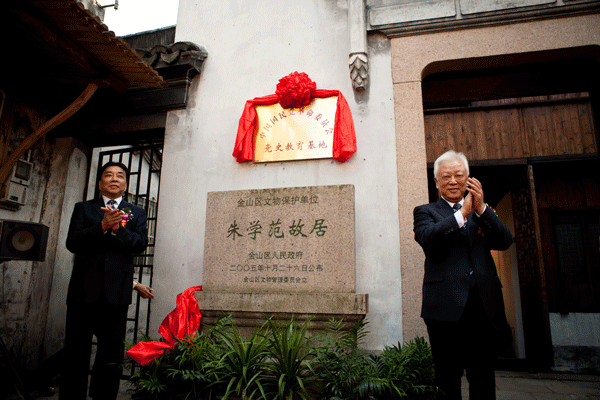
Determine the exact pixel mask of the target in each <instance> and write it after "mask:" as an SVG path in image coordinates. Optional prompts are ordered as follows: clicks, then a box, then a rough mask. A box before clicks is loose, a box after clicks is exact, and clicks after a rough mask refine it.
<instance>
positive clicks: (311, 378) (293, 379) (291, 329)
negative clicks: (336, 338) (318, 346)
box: [267, 318, 316, 400]
mask: <svg viewBox="0 0 600 400" xmlns="http://www.w3.org/2000/svg"><path fill="white" fill-rule="evenodd" d="M307 327H308V321H306V322H304V323H303V324H302V325H300V326H296V325H295V324H294V319H293V318H292V320H291V321H290V323H289V325H288V326H287V327H286V328H279V327H277V326H276V325H275V324H274V323H273V321H271V320H269V330H270V333H271V334H270V337H269V350H270V362H269V364H268V367H267V368H268V371H269V374H268V377H269V389H270V390H269V396H268V398H269V399H274V400H293V399H302V400H308V399H311V398H312V397H311V394H310V393H311V391H312V389H313V387H314V385H315V383H316V376H315V375H314V374H313V372H312V371H311V369H310V368H309V365H308V362H307V359H308V358H309V357H311V356H312V355H313V354H314V349H313V348H312V346H311V340H310V339H309V338H308V337H307V336H306V331H307Z"/></svg>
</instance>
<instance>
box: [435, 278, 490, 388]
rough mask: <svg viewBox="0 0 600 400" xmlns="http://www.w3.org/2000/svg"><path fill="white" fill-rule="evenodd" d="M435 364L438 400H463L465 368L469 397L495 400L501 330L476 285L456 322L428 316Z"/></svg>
mask: <svg viewBox="0 0 600 400" xmlns="http://www.w3.org/2000/svg"><path fill="white" fill-rule="evenodd" d="M425 324H426V325H427V333H428V334H429V341H430V343H431V350H432V353H433V362H434V365H435V383H436V385H437V386H438V388H439V390H440V392H441V393H440V394H438V396H437V399H447V400H461V399H462V395H461V390H460V389H461V378H462V375H463V373H464V371H465V370H466V372H467V380H468V381H469V400H488V399H490V400H493V399H496V377H495V375H494V363H495V360H496V348H497V346H496V343H495V341H496V340H497V338H498V332H497V331H496V329H495V328H494V326H493V325H492V323H491V322H490V320H489V319H488V317H487V315H486V313H485V310H484V308H483V304H482V302H481V298H480V296H479V293H478V292H477V287H474V288H473V289H471V291H470V292H469V297H468V299H467V305H466V306H465V311H464V313H463V315H462V317H461V318H460V320H458V321H456V322H448V321H435V320H430V319H425Z"/></svg>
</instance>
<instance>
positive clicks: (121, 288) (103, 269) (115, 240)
mask: <svg viewBox="0 0 600 400" xmlns="http://www.w3.org/2000/svg"><path fill="white" fill-rule="evenodd" d="M100 207H104V201H103V200H102V198H99V199H94V200H88V201H84V202H81V203H77V204H75V209H74V210H73V215H72V216H71V223H70V225H69V233H68V235H67V249H69V251H71V252H72V253H75V263H74V265H73V272H72V274H71V281H70V282H69V291H68V293H67V304H70V303H72V302H84V303H91V302H95V301H98V300H101V299H105V300H106V301H107V302H108V303H110V304H130V303H131V299H132V286H133V272H134V268H133V254H134V253H141V252H143V251H144V250H145V249H146V246H147V245H148V227H147V224H146V211H145V210H144V209H142V208H140V207H137V206H135V205H133V204H131V203H128V202H126V201H125V200H122V201H121V203H120V204H119V209H121V210H122V209H125V208H128V207H129V209H130V210H131V213H132V216H133V218H132V219H131V218H130V219H129V220H128V222H127V225H126V227H123V226H119V229H118V230H117V231H116V233H115V235H112V234H111V233H110V232H111V230H109V231H107V232H106V233H104V232H102V226H101V221H102V217H103V216H104V211H102V210H101V209H100Z"/></svg>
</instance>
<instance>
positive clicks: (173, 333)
mask: <svg viewBox="0 0 600 400" xmlns="http://www.w3.org/2000/svg"><path fill="white" fill-rule="evenodd" d="M200 290H202V286H192V287H190V288H187V289H186V290H185V291H183V292H182V293H179V294H178V295H177V306H176V307H175V309H174V310H173V311H171V312H170V313H169V315H167V317H166V318H165V319H164V320H163V322H162V323H161V324H160V327H159V328H158V333H160V335H161V336H162V337H163V338H164V339H165V340H166V342H157V341H150V342H139V343H136V344H135V345H133V346H132V347H131V349H129V350H127V354H129V356H130V357H131V358H133V359H134V360H135V361H137V362H138V363H140V364H141V365H147V364H150V363H151V362H152V361H153V360H154V359H155V358H157V357H160V356H161V355H163V354H164V353H165V351H169V350H171V349H173V348H174V347H175V344H176V343H177V341H176V338H177V339H185V338H186V337H187V336H190V337H192V336H194V335H195V334H196V332H197V331H198V328H199V327H200V320H201V318H202V314H201V313H200V308H199V307H198V302H197V301H196V297H195V296H194V292H197V291H200Z"/></svg>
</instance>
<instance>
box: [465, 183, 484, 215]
mask: <svg viewBox="0 0 600 400" xmlns="http://www.w3.org/2000/svg"><path fill="white" fill-rule="evenodd" d="M467 190H468V191H469V194H470V195H471V196H473V209H474V210H475V212H476V213H477V214H479V215H481V214H483V212H484V211H485V202H484V201H483V188H482V187H481V182H479V180H477V179H476V178H468V179H467Z"/></svg>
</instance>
